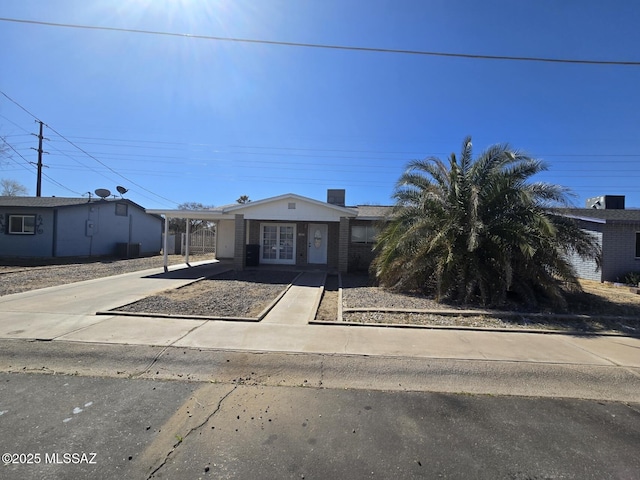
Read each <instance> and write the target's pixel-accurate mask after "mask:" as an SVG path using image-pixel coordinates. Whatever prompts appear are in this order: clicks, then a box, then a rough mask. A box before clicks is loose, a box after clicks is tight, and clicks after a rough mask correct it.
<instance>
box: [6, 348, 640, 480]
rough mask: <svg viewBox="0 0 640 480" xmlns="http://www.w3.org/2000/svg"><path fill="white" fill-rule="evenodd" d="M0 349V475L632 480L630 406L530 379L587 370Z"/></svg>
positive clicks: (637, 430)
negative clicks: (498, 388) (499, 390)
mask: <svg viewBox="0 0 640 480" xmlns="http://www.w3.org/2000/svg"><path fill="white" fill-rule="evenodd" d="M0 347H1V349H0V352H1V353H0V372H2V373H0V412H1V414H0V430H1V432H2V435H0V452H1V453H3V454H5V453H9V454H13V457H12V458H9V462H6V461H5V460H6V459H4V458H3V464H2V465H1V466H0V478H7V479H41V478H56V479H58V478H59V479H66V478H68V479H74V480H75V479H79V478H105V479H110V478H141V479H146V478H171V479H173V478H180V479H182V478H186V479H191V478H204V479H206V478H212V479H213V478H215V479H224V478H247V479H254V478H255V479H287V478H291V479H302V478H304V479H325V478H356V479H357V478H381V479H387V478H451V479H463V478H464V479H468V478H478V479H502V478H504V479H555V478H563V479H567V478H569V479H572V478H575V479H603V478H618V479H637V478H639V475H638V472H640V457H639V456H638V455H637V452H638V451H640V404H638V403H634V402H629V401H611V400H585V399H576V398H558V397H557V395H556V393H554V390H555V389H556V388H557V387H556V386H554V384H553V382H551V383H549V382H547V381H545V380H544V377H545V376H546V377H557V378H558V382H559V384H564V383H565V382H564V381H563V380H562V379H563V378H564V379H566V378H572V377H575V376H578V377H580V375H583V376H585V380H586V378H588V377H589V376H590V375H591V374H593V375H595V376H592V377H591V380H592V381H593V382H597V381H598V377H597V372H596V371H595V370H592V371H584V372H582V374H580V372H575V371H572V370H562V368H571V367H570V366H557V369H556V370H549V371H546V372H545V371H539V372H531V371H528V370H527V369H528V368H529V367H528V366H526V365H520V366H519V365H514V366H511V367H507V368H506V369H503V367H504V364H503V363H504V362H493V363H492V362H487V365H482V364H479V363H478V362H472V363H468V362H467V363H465V362H459V363H457V364H456V363H450V362H452V361H451V360H443V361H442V362H444V363H441V364H439V363H438V362H436V361H435V360H433V359H409V358H407V359H398V358H388V359H384V358H362V357H355V356H340V355H332V356H326V355H308V354H304V355H283V354H261V353H247V352H222V351H199V350H189V349H183V348H173V347H172V348H159V347H155V348H154V347H142V346H118V345H86V344H75V343H70V344H64V343H61V342H28V341H24V340H19V341H18V340H11V341H7V340H5V341H2V344H1V345H0ZM369 361H371V362H369ZM496 363H499V365H500V366H501V367H500V369H492V366H491V365H493V366H494V367H495V365H494V364H496ZM471 365H473V366H471ZM518 367H522V368H521V369H520V374H518V373H517V372H518V370H519V368H518ZM541 367H543V368H549V366H546V367H545V366H541ZM561 367H562V368H561ZM574 368H576V367H574ZM599 368H603V367H599ZM447 372H448V373H447ZM483 375H486V381H487V383H488V384H489V385H494V384H495V385H497V384H498V383H499V379H500V378H502V380H503V382H504V383H505V384H507V385H508V384H509V383H511V384H512V386H513V388H515V387H516V386H517V385H518V384H526V383H527V382H530V383H535V382H536V379H538V380H537V383H538V386H537V387H536V386H535V385H529V386H528V387H526V389H525V390H526V391H529V392H530V393H529V394H527V395H526V396H517V395H507V394H495V393H494V394H481V393H470V392H471V391H474V390H476V391H479V390H478V388H477V387H474V386H473V384H474V383H481V382H479V380H478V379H479V378H482V376H483ZM603 375H606V376H609V375H610V372H608V373H603ZM438 378H439V380H437V379H438ZM454 378H455V379H456V381H453V380H452V379H454ZM465 379H466V380H465ZM437 385H441V386H446V387H447V388H442V389H441V391H440V392H439V391H438V389H437V388H436V387H437ZM504 388H506V387H504ZM549 388H551V391H550V390H549ZM488 389H493V387H490V388H488ZM434 390H435V391H434ZM443 392H444V393H443ZM454 392H457V393H454ZM536 392H538V393H539V394H540V395H537V394H536ZM564 393H565V394H568V393H569V391H568V390H565V391H564ZM565 396H567V397H570V396H571V395H565ZM603 396H606V395H603ZM21 454H22V455H23V456H22V457H21V456H20V455H21ZM36 454H38V455H37V457H36ZM74 454H75V456H74ZM83 454H84V455H85V456H84V457H83ZM16 455H17V456H16ZM29 455H31V457H29ZM29 460H31V463H27V462H28V461H29Z"/></svg>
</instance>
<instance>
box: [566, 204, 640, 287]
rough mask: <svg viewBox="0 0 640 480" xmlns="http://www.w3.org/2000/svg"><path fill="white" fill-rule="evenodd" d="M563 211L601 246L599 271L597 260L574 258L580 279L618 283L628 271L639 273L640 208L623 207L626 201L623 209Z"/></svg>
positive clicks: (573, 261) (573, 209)
mask: <svg viewBox="0 0 640 480" xmlns="http://www.w3.org/2000/svg"><path fill="white" fill-rule="evenodd" d="M561 213H562V214H563V215H565V216H567V217H571V218H574V219H576V220H577V221H578V222H579V224H580V227H581V228H582V229H583V230H586V231H588V232H589V233H591V234H592V235H594V236H595V237H596V238H597V239H598V242H599V243H600V246H601V248H602V257H601V269H600V270H597V268H596V263H595V261H584V260H582V259H580V257H578V256H577V255H574V256H573V257H572V259H571V260H572V263H573V265H574V267H575V268H576V270H577V272H578V276H579V277H580V278H585V279H589V280H596V281H600V282H605V281H608V282H618V281H622V278H623V277H624V276H625V274H627V273H629V272H640V209H624V202H623V203H622V208H620V204H618V206H617V207H616V208H595V207H592V208H568V209H563V210H562V211H561Z"/></svg>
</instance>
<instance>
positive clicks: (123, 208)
mask: <svg viewBox="0 0 640 480" xmlns="http://www.w3.org/2000/svg"><path fill="white" fill-rule="evenodd" d="M116 215H120V216H121V217H126V216H127V204H126V203H116Z"/></svg>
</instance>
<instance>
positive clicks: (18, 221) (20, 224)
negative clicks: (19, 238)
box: [9, 215, 36, 235]
mask: <svg viewBox="0 0 640 480" xmlns="http://www.w3.org/2000/svg"><path fill="white" fill-rule="evenodd" d="M9 233H10V234H14V235H35V233H36V216H35V215H9Z"/></svg>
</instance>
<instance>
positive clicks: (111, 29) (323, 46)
mask: <svg viewBox="0 0 640 480" xmlns="http://www.w3.org/2000/svg"><path fill="white" fill-rule="evenodd" d="M0 21H3V22H14V23H26V24H31V25H44V26H48V27H63V28H77V29H84V30H102V31H109V32H125V33H138V34H144V35H162V36H167V37H180V38H194V39H198V40H215V41H220V42H236V43H253V44H262V45H278V46H286V47H303V48H317V49H329V50H347V51H356V52H374V53H394V54H404V55H422V56H433V57H453V58H468V59H479V60H509V61H522V62H546V63H572V64H582V65H622V66H636V67H637V66H640V61H626V60H588V59H572V58H549V57H521V56H509V55H479V54H472V53H452V52H432V51H425V50H405V49H395V48H376V47H356V46H347V45H328V44H319V43H302V42H283V41H276V40H256V39H250V38H233V37H219V36H212V35H195V34H190V33H174V32H162V31H156V30H140V29H134V28H120V27H102V26H98V25H79V24H72V23H54V22H42V21H37V20H24V19H19V18H4V17H0Z"/></svg>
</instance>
